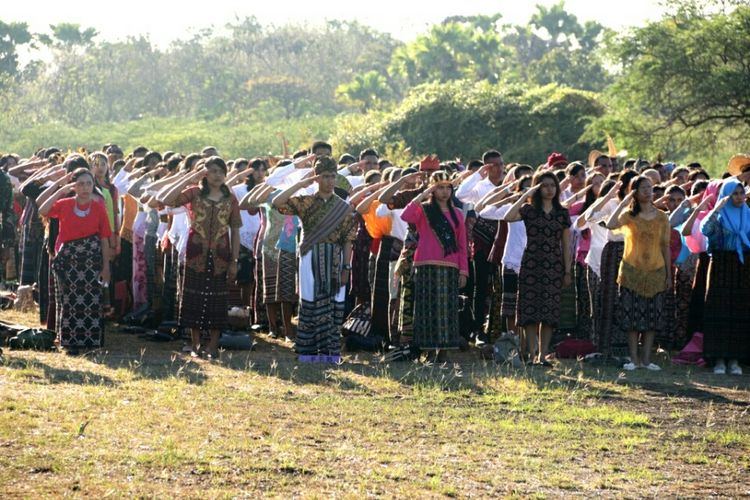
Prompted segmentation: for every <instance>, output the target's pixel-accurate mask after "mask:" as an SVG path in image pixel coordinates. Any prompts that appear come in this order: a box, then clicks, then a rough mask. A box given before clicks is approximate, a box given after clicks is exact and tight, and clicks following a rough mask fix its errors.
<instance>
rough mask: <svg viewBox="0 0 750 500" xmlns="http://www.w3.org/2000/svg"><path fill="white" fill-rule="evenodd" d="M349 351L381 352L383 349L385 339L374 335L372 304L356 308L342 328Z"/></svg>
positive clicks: (345, 344)
mask: <svg viewBox="0 0 750 500" xmlns="http://www.w3.org/2000/svg"><path fill="white" fill-rule="evenodd" d="M341 333H342V334H343V336H344V346H345V347H346V350H347V351H350V352H351V351H370V352H374V351H379V350H380V349H382V348H383V337H381V336H380V335H372V315H371V313H370V304H360V305H358V306H357V307H355V308H354V309H353V310H352V312H351V313H349V316H347V317H346V320H344V324H343V325H342V327H341Z"/></svg>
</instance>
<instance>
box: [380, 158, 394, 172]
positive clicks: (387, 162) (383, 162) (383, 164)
mask: <svg viewBox="0 0 750 500" xmlns="http://www.w3.org/2000/svg"><path fill="white" fill-rule="evenodd" d="M390 166H393V163H391V161H390V160H386V159H385V158H383V159H382V160H378V168H379V169H381V170H382V169H383V167H385V168H387V167H390Z"/></svg>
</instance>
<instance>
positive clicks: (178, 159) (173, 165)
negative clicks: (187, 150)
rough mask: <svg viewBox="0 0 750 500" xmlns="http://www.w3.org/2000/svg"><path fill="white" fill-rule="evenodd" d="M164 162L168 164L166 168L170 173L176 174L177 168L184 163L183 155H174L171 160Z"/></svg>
mask: <svg viewBox="0 0 750 500" xmlns="http://www.w3.org/2000/svg"><path fill="white" fill-rule="evenodd" d="M164 161H165V162H166V165H165V166H166V167H167V170H169V171H170V172H174V171H175V170H176V169H177V167H179V166H180V163H182V161H183V158H182V155H179V154H174V155H172V156H171V157H170V158H169V160H164Z"/></svg>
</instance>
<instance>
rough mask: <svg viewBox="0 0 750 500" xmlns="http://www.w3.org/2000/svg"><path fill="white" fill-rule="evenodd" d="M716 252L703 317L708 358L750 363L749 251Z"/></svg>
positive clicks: (704, 339)
mask: <svg viewBox="0 0 750 500" xmlns="http://www.w3.org/2000/svg"><path fill="white" fill-rule="evenodd" d="M744 259H745V263H744V264H742V263H741V262H740V259H739V257H738V256H737V252H713V254H712V255H711V261H710V263H709V265H708V279H707V280H706V304H705V308H704V310H703V311H704V316H703V328H704V330H703V354H704V356H705V357H706V358H709V359H717V358H729V359H738V360H739V361H740V362H750V252H746V253H745V255H744Z"/></svg>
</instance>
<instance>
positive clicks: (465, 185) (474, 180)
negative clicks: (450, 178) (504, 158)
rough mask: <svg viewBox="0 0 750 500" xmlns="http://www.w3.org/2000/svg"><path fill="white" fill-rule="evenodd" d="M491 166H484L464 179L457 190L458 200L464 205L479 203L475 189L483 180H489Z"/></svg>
mask: <svg viewBox="0 0 750 500" xmlns="http://www.w3.org/2000/svg"><path fill="white" fill-rule="evenodd" d="M488 170H489V166H488V165H484V166H482V168H480V169H479V170H477V171H476V172H474V173H473V174H471V175H470V176H469V177H467V178H466V179H464V180H463V181H462V182H461V184H460V185H459V186H458V189H456V198H458V199H459V200H461V201H463V202H464V203H476V202H478V201H479V199H478V198H477V196H476V195H475V193H474V187H475V186H476V185H477V184H478V183H479V182H480V181H482V180H484V179H486V178H487V175H488Z"/></svg>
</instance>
